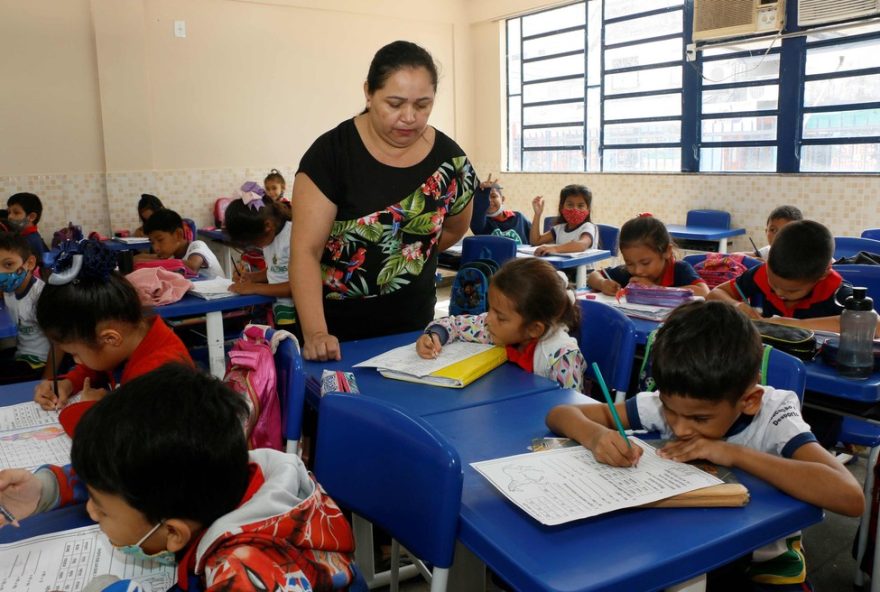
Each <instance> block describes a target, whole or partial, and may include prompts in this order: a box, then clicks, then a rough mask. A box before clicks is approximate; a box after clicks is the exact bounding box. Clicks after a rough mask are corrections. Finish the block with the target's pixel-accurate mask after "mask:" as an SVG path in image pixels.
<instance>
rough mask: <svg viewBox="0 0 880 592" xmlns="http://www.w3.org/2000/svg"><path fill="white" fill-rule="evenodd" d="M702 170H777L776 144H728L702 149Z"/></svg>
mask: <svg viewBox="0 0 880 592" xmlns="http://www.w3.org/2000/svg"><path fill="white" fill-rule="evenodd" d="M700 170H701V171H714V172H721V171H732V172H758V173H760V172H768V173H772V172H774V171H776V146H728V147H725V148H703V149H701V150H700Z"/></svg>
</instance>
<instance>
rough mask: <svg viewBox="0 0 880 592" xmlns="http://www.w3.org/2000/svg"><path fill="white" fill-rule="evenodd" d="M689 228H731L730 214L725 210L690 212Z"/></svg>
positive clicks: (687, 223) (688, 216)
mask: <svg viewBox="0 0 880 592" xmlns="http://www.w3.org/2000/svg"><path fill="white" fill-rule="evenodd" d="M686 220H687V221H686V222H685V224H686V225H687V226H707V227H709V228H724V229H728V228H730V212H725V211H723V210H690V211H689V212H688V213H687V219H686Z"/></svg>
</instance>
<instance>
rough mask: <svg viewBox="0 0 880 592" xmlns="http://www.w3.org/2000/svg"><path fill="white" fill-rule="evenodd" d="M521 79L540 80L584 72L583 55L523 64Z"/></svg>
mask: <svg viewBox="0 0 880 592" xmlns="http://www.w3.org/2000/svg"><path fill="white" fill-rule="evenodd" d="M522 67H523V80H526V81H529V80H542V79H544V78H555V77H557V76H569V75H571V74H583V73H584V56H582V55H572V56H565V57H562V58H550V59H547V60H538V61H537V62H528V63H526V64H523V66H522Z"/></svg>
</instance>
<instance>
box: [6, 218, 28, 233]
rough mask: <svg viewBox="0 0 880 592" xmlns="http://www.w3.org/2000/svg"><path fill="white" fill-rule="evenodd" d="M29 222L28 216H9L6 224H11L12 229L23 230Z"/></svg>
mask: <svg viewBox="0 0 880 592" xmlns="http://www.w3.org/2000/svg"><path fill="white" fill-rule="evenodd" d="M27 223H28V219H27V218H7V219H6V224H7V225H8V226H9V228H11V229H12V230H14V231H16V232H21V231H22V230H24V229H25V226H27Z"/></svg>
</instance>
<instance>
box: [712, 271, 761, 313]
mask: <svg viewBox="0 0 880 592" xmlns="http://www.w3.org/2000/svg"><path fill="white" fill-rule="evenodd" d="M706 300H720V301H722V302H727V303H730V304H733V305H734V306H736V308H738V309H739V310H740V311H741V312H743V313H745V315H746V316H747V317H749V318H751V319H756V320H766V319H763V317H761V313H759V312H758V311H757V310H756V309H754V308H752V306H751V305H750V304H749V301H748V300H746V299H745V295H744V294H741V293H740V291H739V289H738V288H737V285H736V280H728V281H726V282H724V283H723V284H721V285H720V286H716V287H715V288H713V289H712V290H711V291H710V292H709V293H708V294H706Z"/></svg>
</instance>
